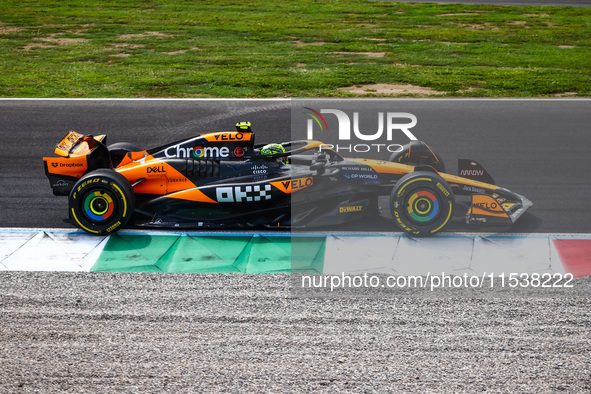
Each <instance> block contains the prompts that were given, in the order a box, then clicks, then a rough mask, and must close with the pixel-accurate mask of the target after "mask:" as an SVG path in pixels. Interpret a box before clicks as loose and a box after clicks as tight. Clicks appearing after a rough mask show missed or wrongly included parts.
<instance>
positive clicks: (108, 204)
mask: <svg viewBox="0 0 591 394" xmlns="http://www.w3.org/2000/svg"><path fill="white" fill-rule="evenodd" d="M114 210H115V203H114V202H113V199H112V198H111V196H110V195H109V194H108V193H102V192H100V191H95V192H92V193H90V194H88V196H86V198H85V199H84V213H85V214H86V215H87V216H88V217H89V218H90V219H92V220H96V221H104V220H107V219H109V218H110V217H111V215H112V214H113V211H114Z"/></svg>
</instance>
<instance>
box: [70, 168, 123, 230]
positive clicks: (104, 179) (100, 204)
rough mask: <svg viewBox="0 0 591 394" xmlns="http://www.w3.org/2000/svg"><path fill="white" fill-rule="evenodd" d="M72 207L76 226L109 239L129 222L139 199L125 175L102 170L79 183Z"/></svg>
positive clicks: (76, 185) (72, 192)
mask: <svg viewBox="0 0 591 394" xmlns="http://www.w3.org/2000/svg"><path fill="white" fill-rule="evenodd" d="M68 203H69V210H70V217H71V218H72V220H73V221H74V224H75V225H76V226H78V227H79V228H81V229H82V230H84V231H86V232H88V233H91V234H95V235H107V234H111V233H114V232H116V231H117V230H119V229H120V228H122V227H124V226H125V225H126V224H127V222H129V219H131V217H132V215H133V210H134V207H135V196H134V193H133V189H132V187H131V185H130V183H129V181H128V180H127V179H125V177H124V176H123V175H121V174H119V173H117V172H116V171H115V170H112V169H99V170H96V171H92V172H90V173H88V174H86V175H84V176H83V177H82V178H80V179H79V180H78V182H76V184H75V185H74V188H73V189H72V191H71V192H70V197H69V199H68Z"/></svg>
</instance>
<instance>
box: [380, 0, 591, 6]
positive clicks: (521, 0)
mask: <svg viewBox="0 0 591 394" xmlns="http://www.w3.org/2000/svg"><path fill="white" fill-rule="evenodd" d="M376 1H388V2H393V1H402V2H407V3H441V4H492V5H505V6H523V5H533V6H568V7H591V0H565V1H552V0H517V1H515V0H376Z"/></svg>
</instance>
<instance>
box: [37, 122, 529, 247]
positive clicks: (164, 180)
mask: <svg viewBox="0 0 591 394" xmlns="http://www.w3.org/2000/svg"><path fill="white" fill-rule="evenodd" d="M281 146H282V150H278V151H274V152H273V153H271V154H269V152H267V151H265V150H264V149H262V148H263V146H262V145H255V133H254V132H253V131H252V130H251V128H250V123H247V122H242V123H239V124H237V125H236V131H223V132H213V133H208V134H203V135H199V136H197V137H193V138H188V139H184V140H181V141H176V142H173V143H169V144H166V145H163V146H158V147H155V148H151V149H143V148H140V147H137V146H134V145H132V144H129V143H116V144H114V145H111V146H108V145H107V138H106V136H105V135H97V136H92V135H82V134H79V133H77V132H73V131H72V132H70V133H69V134H68V135H67V136H66V137H65V138H64V139H63V140H62V141H61V142H59V143H58V144H57V146H56V148H55V153H56V154H57V157H44V158H43V160H44V164H45V173H46V175H47V177H48V178H49V182H50V185H51V187H52V189H53V193H54V194H55V195H57V196H68V199H69V216H70V218H71V220H72V221H73V223H75V225H76V226H78V227H79V228H81V229H82V230H85V231H87V232H89V233H92V234H97V235H105V234H109V233H113V232H115V231H117V230H119V229H120V228H122V227H124V226H126V225H127V224H128V222H129V221H130V219H131V218H132V217H134V221H135V224H136V225H138V226H152V227H172V228H230V229H231V228H246V227H275V228H277V227H278V228H311V227H314V226H325V225H334V224H340V223H344V222H347V221H351V220H355V219H357V218H360V217H364V216H367V215H372V214H375V213H379V211H380V208H379V207H378V198H379V197H380V196H389V211H390V214H391V217H392V219H393V220H394V222H395V223H396V225H397V226H398V227H399V228H400V229H401V230H402V231H404V232H406V233H408V234H410V235H413V236H430V235H434V234H436V233H437V232H439V231H441V230H443V229H444V228H445V227H446V225H447V224H448V223H449V222H450V219H451V218H452V216H453V212H454V201H455V196H460V195H464V196H469V198H470V199H471V201H470V205H469V207H468V211H467V213H466V222H467V223H468V224H470V223H480V224H500V225H505V224H508V225H510V224H512V223H514V222H515V221H516V220H517V219H518V218H519V217H520V216H521V215H522V214H523V213H524V212H525V211H526V210H527V209H528V208H529V207H531V206H532V203H531V202H530V201H529V200H528V199H527V198H525V197H523V196H521V195H519V194H516V193H513V192H511V191H509V190H507V189H505V188H502V187H499V186H496V185H495V182H494V181H493V179H492V178H491V177H490V175H489V174H488V173H487V172H486V170H485V169H484V168H483V167H482V166H481V165H480V164H478V163H477V162H475V161H473V160H460V162H459V166H458V167H459V175H458V176H456V175H451V174H448V173H446V172H445V165H444V163H443V161H442V160H441V159H440V158H439V157H438V156H437V155H436V154H435V153H434V151H433V150H432V149H431V148H430V147H429V146H428V145H427V144H426V143H424V142H422V141H412V142H410V143H409V144H407V145H405V146H404V147H403V149H401V150H400V151H399V152H395V153H393V154H392V157H390V159H389V160H387V161H386V160H370V159H360V158H343V157H341V156H340V155H339V154H338V153H337V152H335V151H334V150H332V149H330V146H329V145H325V144H323V143H322V142H319V141H311V140H299V141H290V142H284V143H282V144H281Z"/></svg>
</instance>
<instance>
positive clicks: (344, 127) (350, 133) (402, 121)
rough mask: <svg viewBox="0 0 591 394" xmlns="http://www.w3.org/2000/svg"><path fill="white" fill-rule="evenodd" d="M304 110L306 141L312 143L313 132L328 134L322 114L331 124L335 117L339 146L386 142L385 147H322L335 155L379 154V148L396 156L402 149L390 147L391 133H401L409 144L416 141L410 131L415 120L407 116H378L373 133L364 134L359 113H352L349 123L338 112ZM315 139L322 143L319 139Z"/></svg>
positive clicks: (367, 131) (392, 135) (408, 114)
mask: <svg viewBox="0 0 591 394" xmlns="http://www.w3.org/2000/svg"><path fill="white" fill-rule="evenodd" d="M304 109H305V110H306V111H305V112H304V113H305V114H306V115H308V116H309V117H310V118H309V119H308V120H307V125H306V126H307V127H306V132H307V134H306V138H307V139H309V140H313V139H315V138H314V135H315V133H314V130H315V129H316V130H320V132H321V134H322V133H323V132H330V131H329V128H328V123H327V121H326V119H325V117H324V116H323V115H324V114H329V115H331V117H330V118H329V119H331V118H332V119H333V120H334V118H333V117H332V116H334V117H336V121H337V124H338V139H339V142H342V141H351V140H352V139H353V138H354V139H356V140H361V141H378V140H379V141H384V140H385V141H387V142H388V143H387V144H386V143H381V144H380V143H372V144H367V143H366V144H349V145H347V144H345V145H343V144H335V145H331V144H325V148H330V149H334V150H336V151H337V152H338V151H339V150H346V151H349V152H369V151H370V150H377V151H378V152H380V149H381V148H383V149H386V150H388V152H400V151H401V150H402V145H399V144H391V143H390V142H391V141H393V140H394V134H395V132H396V134H398V133H399V132H402V133H403V134H404V135H405V136H406V137H407V138H408V139H409V140H411V141H416V140H417V137H415V136H414V134H413V133H411V131H410V129H411V128H413V127H414V126H416V124H417V117H416V116H414V115H413V114H411V113H408V112H385V113H384V112H378V114H377V118H378V127H377V130H376V131H374V130H375V129H374V130H367V129H365V128H362V127H361V126H360V120H359V112H353V121H352V122H351V118H350V117H349V115H347V113H345V112H344V111H341V110H338V109H321V110H320V111H316V110H314V109H312V108H309V107H304ZM384 137H385V138H384ZM318 139H322V137H321V138H318Z"/></svg>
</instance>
